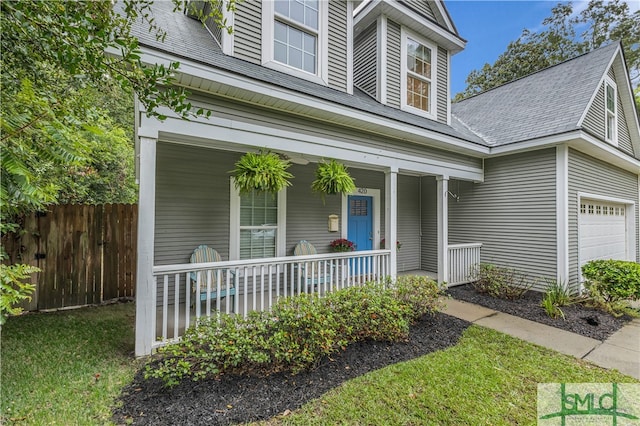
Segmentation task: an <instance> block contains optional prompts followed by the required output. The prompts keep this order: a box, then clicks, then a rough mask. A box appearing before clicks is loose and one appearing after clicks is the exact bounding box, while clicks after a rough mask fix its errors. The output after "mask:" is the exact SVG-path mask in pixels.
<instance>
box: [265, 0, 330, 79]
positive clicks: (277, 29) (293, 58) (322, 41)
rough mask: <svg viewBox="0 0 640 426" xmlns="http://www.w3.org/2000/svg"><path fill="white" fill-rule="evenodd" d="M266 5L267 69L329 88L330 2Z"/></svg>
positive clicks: (286, 0)
mask: <svg viewBox="0 0 640 426" xmlns="http://www.w3.org/2000/svg"><path fill="white" fill-rule="evenodd" d="M262 4H263V6H262V14H263V17H262V26H263V28H262V46H263V53H262V62H263V65H266V66H269V67H271V68H275V69H277V70H280V71H284V72H287V73H289V74H293V75H296V76H298V77H302V78H306V79H308V80H312V81H316V82H319V83H323V84H326V80H327V79H326V78H325V74H326V71H325V70H326V65H325V63H326V57H327V53H326V45H327V35H326V30H324V28H325V27H326V21H327V19H328V18H327V10H328V7H327V5H326V2H325V1H322V0H275V1H264V2H263V3H262Z"/></svg>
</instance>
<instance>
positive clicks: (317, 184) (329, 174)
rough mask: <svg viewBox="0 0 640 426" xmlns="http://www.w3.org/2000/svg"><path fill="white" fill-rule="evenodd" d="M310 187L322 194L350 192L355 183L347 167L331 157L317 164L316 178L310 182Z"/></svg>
mask: <svg viewBox="0 0 640 426" xmlns="http://www.w3.org/2000/svg"><path fill="white" fill-rule="evenodd" d="M311 189H313V190H314V191H315V192H319V193H321V194H322V196H324V195H325V194H327V195H332V194H350V193H352V192H353V191H355V189H356V184H355V183H354V182H353V178H352V177H351V175H350V174H349V170H348V169H347V167H346V166H345V165H344V164H342V163H339V162H337V161H336V160H333V159H331V160H329V161H328V162H322V163H319V164H318V168H317V169H316V180H314V181H313V182H312V183H311Z"/></svg>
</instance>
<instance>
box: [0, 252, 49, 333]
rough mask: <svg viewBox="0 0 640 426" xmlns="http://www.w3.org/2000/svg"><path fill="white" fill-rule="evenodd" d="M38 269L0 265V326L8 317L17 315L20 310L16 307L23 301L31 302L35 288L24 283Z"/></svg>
mask: <svg viewBox="0 0 640 426" xmlns="http://www.w3.org/2000/svg"><path fill="white" fill-rule="evenodd" d="M39 270H40V269H38V268H36V267H35V266H29V265H5V264H0V326H1V325H3V324H4V323H5V322H6V321H7V317H8V316H9V315H17V314H19V313H20V312H22V308H20V307H17V306H16V305H17V304H19V303H20V302H22V301H23V300H25V299H29V300H31V293H32V292H33V291H34V289H35V287H34V285H33V284H29V283H26V282H24V280H26V279H28V278H29V276H30V275H31V274H32V273H34V272H38V271H39Z"/></svg>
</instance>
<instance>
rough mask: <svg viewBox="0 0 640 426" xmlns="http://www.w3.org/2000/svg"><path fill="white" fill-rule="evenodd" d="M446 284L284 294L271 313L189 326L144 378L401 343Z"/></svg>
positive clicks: (261, 369) (271, 364) (286, 367)
mask: <svg viewBox="0 0 640 426" xmlns="http://www.w3.org/2000/svg"><path fill="white" fill-rule="evenodd" d="M440 295H441V289H440V288H439V287H438V285H437V284H436V283H435V282H434V281H431V280H429V279H427V278H426V277H412V278H405V277H402V278H400V279H398V281H397V282H396V283H395V284H394V285H392V286H387V285H381V284H366V285H364V286H360V287H350V288H346V289H342V290H339V291H336V292H334V293H329V294H328V295H326V296H325V297H319V296H318V295H317V294H301V295H298V296H294V297H288V298H282V299H280V300H279V301H278V302H277V303H276V304H275V305H274V306H273V307H272V309H271V311H268V312H252V313H250V314H249V315H248V316H247V317H246V318H243V317H242V316H240V315H237V316H232V315H224V314H222V315H221V316H220V317H219V318H215V319H210V320H204V321H201V322H200V323H199V325H198V326H197V327H193V328H190V329H189V330H187V332H186V333H185V335H184V337H183V338H182V340H181V341H180V342H179V343H176V344H172V345H168V346H165V347H163V348H161V349H159V350H158V354H157V355H156V357H155V358H154V359H153V360H152V361H151V362H150V363H149V364H147V366H146V372H145V377H146V378H158V379H161V380H162V381H163V382H164V384H165V385H166V386H173V385H176V384H178V383H179V382H180V381H181V380H183V379H185V378H190V379H192V380H199V379H203V378H206V377H216V376H218V375H220V374H260V375H265V374H271V373H274V372H279V371H289V372H292V373H296V372H299V371H302V370H304V369H307V368H310V367H312V366H313V365H315V364H316V363H317V362H319V361H320V360H321V359H322V358H323V357H324V356H328V355H331V354H332V353H336V352H338V351H340V350H343V349H344V348H345V347H346V346H347V345H349V344H350V343H354V342H357V341H360V340H365V339H373V340H379V341H401V340H405V339H407V337H408V333H409V326H410V325H411V323H412V322H413V321H415V320H416V319H418V318H420V317H421V316H423V315H425V314H427V313H435V312H436V311H437V310H438V309H439V307H440V305H439V296H440Z"/></svg>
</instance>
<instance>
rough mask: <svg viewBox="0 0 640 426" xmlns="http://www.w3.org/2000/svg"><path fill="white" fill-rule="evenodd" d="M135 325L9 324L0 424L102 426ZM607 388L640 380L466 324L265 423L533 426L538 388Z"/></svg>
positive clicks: (131, 367) (122, 377)
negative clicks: (407, 358)
mask: <svg viewBox="0 0 640 426" xmlns="http://www.w3.org/2000/svg"><path fill="white" fill-rule="evenodd" d="M133 319H134V305H133V304H125V305H112V306H105V307H100V308H86V309H78V310H72V311H65V312H57V313H40V314H30V315H24V316H21V317H15V318H11V319H9V321H8V322H7V324H6V325H5V326H3V327H2V340H1V344H2V347H1V356H2V358H1V361H2V375H1V378H2V382H1V383H0V390H1V403H2V411H1V416H2V417H0V423H1V424H14V423H15V424H20V425H25V424H29V425H31V424H35V425H44V424H47V425H48V424H56V425H74V424H79V425H93V424H96V425H100V424H109V419H110V415H111V407H112V406H113V404H114V403H115V400H116V398H117V397H118V395H119V394H120V389H121V388H122V387H123V386H124V385H126V384H127V383H129V382H130V380H131V378H132V377H133V374H134V373H135V370H136V368H137V366H138V363H137V362H136V361H135V360H134V359H133V356H132V354H133ZM98 374H99V376H97V375H98ZM614 381H615V382H638V381H637V380H634V379H631V378H629V377H627V376H624V375H622V374H619V373H616V372H610V371H607V370H603V369H601V368H598V367H595V366H592V365H590V364H587V363H585V362H581V361H576V360H575V359H573V358H571V357H568V356H564V355H560V354H558V353H556V352H552V351H550V350H546V349H542V348H539V347H537V346H534V345H531V344H528V343H525V342H522V341H520V340H518V339H514V338H511V337H509V336H506V335H503V334H500V333H498V332H495V331H492V330H488V329H484V328H481V327H477V326H472V327H471V328H469V329H468V330H467V331H466V332H465V334H464V336H463V338H462V340H461V341H460V343H459V344H458V345H456V346H455V347H452V348H449V349H447V350H445V351H440V352H436V353H433V354H430V355H427V356H424V357H422V358H420V359H416V360H413V361H411V362H407V363H402V364H397V365H393V366H390V367H388V368H385V369H383V370H379V371H376V372H373V373H370V374H368V375H365V376H362V377H360V378H357V379H355V380H352V381H350V382H348V383H346V384H345V385H344V386H341V387H340V388H338V389H335V390H333V391H332V392H329V393H328V394H326V395H325V396H323V397H322V398H321V399H319V400H317V401H312V402H311V403H309V404H308V405H306V406H305V407H304V408H303V409H301V410H299V411H298V412H295V413H293V414H292V415H290V416H287V417H284V418H280V419H273V420H271V421H270V422H268V424H279V423H284V424H304V425H314V424H317V425H332V424H348V425H360V424H363V425H364V424H367V425H374V424H375V425H382V424H390V425H394V424H395V425H417V424H420V425H423V424H455V425H460V424H470V425H475V424H492V425H496V424H505V425H511V424H534V423H535V416H536V408H535V403H536V384H537V383H538V382H614Z"/></svg>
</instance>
